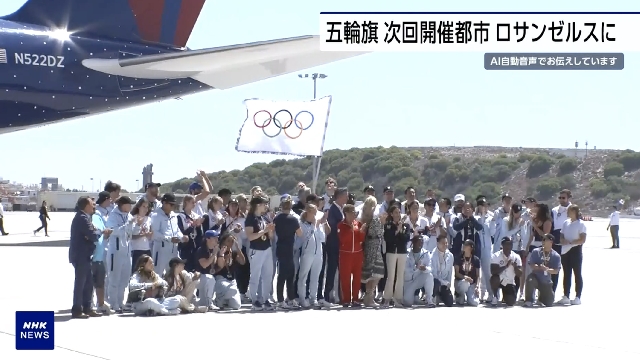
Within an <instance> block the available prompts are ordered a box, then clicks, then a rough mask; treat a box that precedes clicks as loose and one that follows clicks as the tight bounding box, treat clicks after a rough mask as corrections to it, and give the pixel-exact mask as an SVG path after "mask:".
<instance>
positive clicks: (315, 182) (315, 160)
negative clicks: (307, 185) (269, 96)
mask: <svg viewBox="0 0 640 360" xmlns="http://www.w3.org/2000/svg"><path fill="white" fill-rule="evenodd" d="M298 77H299V78H301V79H306V78H309V77H311V80H313V100H316V99H317V83H318V79H324V78H326V77H327V75H326V74H320V73H313V74H311V76H309V74H298ZM321 162H322V155H320V156H314V157H313V165H312V166H311V168H312V169H313V174H312V175H313V182H312V183H311V190H312V191H313V193H315V192H316V188H317V186H318V177H320V163H321Z"/></svg>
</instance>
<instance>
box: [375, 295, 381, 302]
mask: <svg viewBox="0 0 640 360" xmlns="http://www.w3.org/2000/svg"><path fill="white" fill-rule="evenodd" d="M374 300H375V301H376V302H381V301H382V293H378V295H376V298H375V299H374Z"/></svg>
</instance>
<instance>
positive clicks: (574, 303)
mask: <svg viewBox="0 0 640 360" xmlns="http://www.w3.org/2000/svg"><path fill="white" fill-rule="evenodd" d="M580 304H581V302H580V298H579V297H577V298H575V299H573V300H571V305H580Z"/></svg>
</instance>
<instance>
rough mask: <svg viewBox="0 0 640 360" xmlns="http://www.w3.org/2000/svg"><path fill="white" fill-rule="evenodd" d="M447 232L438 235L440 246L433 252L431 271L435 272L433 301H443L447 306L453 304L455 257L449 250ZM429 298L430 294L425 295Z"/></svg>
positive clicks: (437, 302) (436, 302) (435, 302)
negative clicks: (452, 289) (452, 285)
mask: <svg viewBox="0 0 640 360" xmlns="http://www.w3.org/2000/svg"><path fill="white" fill-rule="evenodd" d="M448 241H449V240H448V238H447V235H446V234H440V235H439V236H438V246H437V247H436V250H434V251H433V253H431V271H432V273H433V297H434V301H433V303H434V304H436V305H438V304H439V303H440V302H442V303H443V304H444V305H445V306H446V307H451V306H453V294H452V293H451V279H452V278H453V272H454V270H453V263H454V261H455V258H454V257H453V254H452V253H451V252H450V251H449V244H448ZM425 296H426V297H427V299H428V296H429V294H428V293H427V294H426V295H425Z"/></svg>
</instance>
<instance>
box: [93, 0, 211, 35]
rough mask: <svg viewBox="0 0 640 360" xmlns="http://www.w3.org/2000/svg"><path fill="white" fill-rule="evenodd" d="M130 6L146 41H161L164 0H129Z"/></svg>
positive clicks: (139, 30)
mask: <svg viewBox="0 0 640 360" xmlns="http://www.w3.org/2000/svg"><path fill="white" fill-rule="evenodd" d="M89 1H90V0H89ZM198 1H200V0H198ZM129 7H131V11H132V12H133V15H134V16H135V18H136V24H137V25H138V32H139V33H140V37H141V38H142V39H143V40H146V41H151V42H159V41H160V29H161V28H162V10H163V9H164V0H129Z"/></svg>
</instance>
